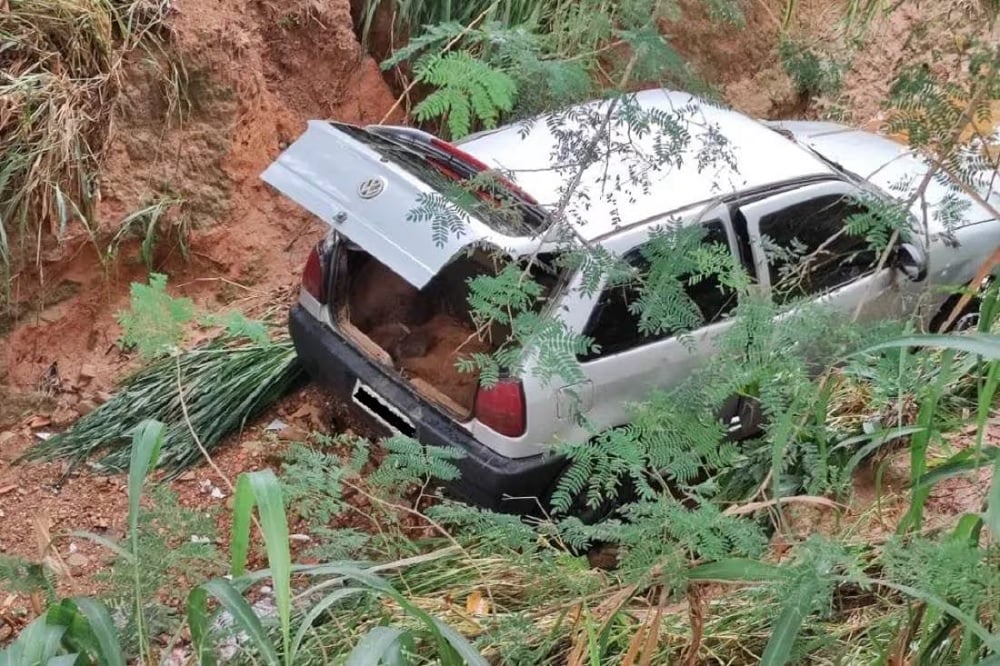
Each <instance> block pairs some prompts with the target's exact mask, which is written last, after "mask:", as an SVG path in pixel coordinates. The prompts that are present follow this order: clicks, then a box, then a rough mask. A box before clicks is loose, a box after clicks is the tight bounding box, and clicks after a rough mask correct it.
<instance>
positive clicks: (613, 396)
mask: <svg viewBox="0 0 1000 666" xmlns="http://www.w3.org/2000/svg"><path fill="white" fill-rule="evenodd" d="M698 224H700V226H701V228H702V229H704V231H705V236H704V238H703V240H702V242H703V243H718V244H722V245H724V246H726V248H727V249H728V251H729V252H730V253H731V254H732V255H733V256H734V257H737V256H738V255H737V254H736V252H735V248H736V247H737V246H736V237H735V234H734V233H733V229H732V225H731V223H730V219H729V214H728V210H727V209H726V207H724V206H720V207H718V208H717V209H715V210H714V211H712V212H711V213H709V214H706V215H704V216H702V219H701V221H700V222H699V223H698ZM648 235H649V234H648V233H644V234H643V236H642V237H641V238H632V239H630V240H631V245H630V246H628V247H626V248H622V250H623V251H622V252H621V254H622V256H624V258H625V259H626V261H630V263H635V260H636V259H637V258H638V257H641V256H642V246H643V243H645V242H647V241H648ZM685 290H686V291H687V293H688V296H689V297H690V298H691V299H692V300H693V301H694V302H695V305H696V306H697V307H698V310H699V312H700V314H701V318H702V323H701V324H700V325H696V326H694V327H693V330H690V331H687V332H683V333H682V332H681V331H662V332H660V333H658V334H650V333H646V334H644V333H643V332H642V331H641V330H640V325H639V315H638V314H637V313H636V312H634V311H632V310H631V309H630V307H629V305H630V304H631V303H633V302H634V299H635V298H636V297H637V292H636V291H635V288H634V287H629V286H622V285H618V286H608V285H605V286H604V288H603V289H602V291H601V292H600V294H599V296H597V297H596V299H595V301H594V305H593V309H592V310H591V312H590V315H589V317H588V319H587V322H586V326H585V327H584V329H583V332H584V334H585V335H588V336H590V337H592V338H594V339H595V340H596V341H597V343H598V344H600V345H601V349H600V351H598V352H594V353H591V354H589V355H588V356H587V357H585V358H581V359H580V360H581V366H582V368H583V372H584V373H585V375H586V377H587V380H588V382H590V384H591V386H592V392H593V403H592V405H591V406H590V409H589V410H588V411H587V414H586V416H587V417H588V421H589V423H590V425H591V426H593V427H596V428H597V429H603V428H608V427H614V426H618V425H622V424H624V423H627V422H628V421H629V414H628V411H627V410H628V405H629V403H633V402H637V401H641V400H643V399H645V398H647V397H648V395H649V392H650V391H651V390H653V389H656V388H663V389H669V388H672V387H674V386H677V385H678V384H680V383H681V382H682V381H684V380H685V379H686V378H687V377H688V375H689V374H690V373H691V371H692V370H693V369H694V368H695V367H697V365H698V364H699V363H701V362H703V360H704V359H706V358H707V357H708V356H709V355H710V354H711V353H712V349H713V341H714V340H715V339H716V338H717V337H718V336H719V335H720V334H721V333H722V332H723V331H725V330H726V329H727V328H728V327H729V326H730V325H731V323H730V321H729V320H728V318H727V316H728V314H729V313H730V312H731V311H732V310H733V309H734V308H735V307H736V294H735V293H734V292H732V291H728V290H724V289H722V288H721V286H720V285H719V283H718V280H717V279H715V278H714V277H710V278H707V279H704V280H701V281H700V282H698V283H697V284H693V285H690V284H689V285H686V286H685ZM576 434H577V436H579V435H580V434H584V433H583V432H578V433H576Z"/></svg>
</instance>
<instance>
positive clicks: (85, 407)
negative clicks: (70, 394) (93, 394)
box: [76, 398, 97, 416]
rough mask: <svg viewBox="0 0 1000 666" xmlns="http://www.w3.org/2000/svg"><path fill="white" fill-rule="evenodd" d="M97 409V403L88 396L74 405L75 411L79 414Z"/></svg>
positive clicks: (82, 414)
mask: <svg viewBox="0 0 1000 666" xmlns="http://www.w3.org/2000/svg"><path fill="white" fill-rule="evenodd" d="M95 409H97V403H96V402H94V401H93V400H90V399H89V398H88V399H87V400H81V401H80V404H78V405H77V406H76V413H77V414H79V415H80V416H86V415H87V414H89V413H91V412H92V411H94V410H95Z"/></svg>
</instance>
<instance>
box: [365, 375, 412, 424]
mask: <svg viewBox="0 0 1000 666" xmlns="http://www.w3.org/2000/svg"><path fill="white" fill-rule="evenodd" d="M351 399H352V400H353V401H354V404H355V405H357V406H358V407H360V408H361V409H363V410H365V411H366V412H367V413H368V414H370V415H371V416H372V418H374V419H375V420H376V421H378V422H379V423H381V424H382V425H384V426H385V427H386V428H388V429H389V430H391V431H392V432H394V433H396V434H399V435H406V436H407V437H413V435H414V433H415V432H416V428H414V427H413V421H411V420H410V419H408V418H407V417H406V416H405V415H404V414H403V413H402V412H401V411H399V410H398V409H396V408H395V407H393V406H392V405H391V404H389V403H388V402H387V401H386V400H385V399H384V398H383V397H382V396H380V395H379V394H377V393H375V391H373V390H371V388H370V387H369V386H368V385H367V384H363V383H362V382H361V381H360V380H359V381H358V382H357V383H356V384H355V385H354V391H353V392H352V393H351Z"/></svg>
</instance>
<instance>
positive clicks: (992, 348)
mask: <svg viewBox="0 0 1000 666" xmlns="http://www.w3.org/2000/svg"><path fill="white" fill-rule="evenodd" d="M908 347H937V348H940V349H951V350H954V351H961V352H966V353H969V354H976V355H978V356H982V357H984V358H988V359H997V358H1000V335H992V334H987V333H970V334H965V335H954V334H952V335H949V334H943V333H935V334H927V335H906V336H903V337H899V338H894V339H892V340H887V341H885V342H880V343H879V344H877V345H872V346H871V347H866V348H865V349H862V350H861V351H859V352H856V353H857V354H865V353H870V352H874V351H879V350H882V349H899V348H908Z"/></svg>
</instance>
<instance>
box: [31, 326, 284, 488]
mask: <svg viewBox="0 0 1000 666" xmlns="http://www.w3.org/2000/svg"><path fill="white" fill-rule="evenodd" d="M166 325H168V326H172V325H173V324H166ZM150 335H151V336H152V337H153V338H156V339H159V338H161V337H162V335H161V334H160V333H155V332H150ZM301 372H302V370H301V367H300V366H299V365H298V361H297V358H296V356H295V350H294V348H293V347H292V345H291V342H289V341H287V340H285V341H282V342H275V343H268V344H265V345H257V344H252V343H247V342H244V341H242V340H232V339H228V338H225V337H223V338H220V339H217V340H214V341H212V342H210V343H208V344H206V345H203V346H201V347H198V348H195V349H192V350H189V351H185V352H180V353H179V354H178V355H177V356H171V357H166V358H161V359H159V360H157V361H155V362H153V363H152V364H150V365H149V366H147V367H146V368H143V369H142V370H140V371H138V372H137V373H136V374H134V375H133V376H132V377H130V378H128V379H127V380H125V382H123V384H122V385H121V386H120V387H119V390H118V391H117V392H116V393H115V394H114V396H112V398H111V400H109V401H107V402H105V403H104V404H102V405H101V406H100V407H98V408H97V409H95V410H94V411H92V412H90V413H89V414H87V415H86V416H84V417H83V418H81V419H80V420H79V421H77V422H76V423H75V424H74V425H73V427H72V428H70V429H69V430H67V431H66V432H63V433H59V434H58V435H56V436H54V437H52V438H50V439H48V440H46V441H44V442H41V443H39V444H38V445H36V446H34V447H32V448H30V449H28V450H27V451H26V452H25V453H24V457H23V459H24V460H51V459H64V460H68V461H69V462H70V470H72V469H74V468H75V467H76V466H77V465H79V464H81V463H82V462H83V461H85V460H87V459H89V458H92V457H95V456H97V459H96V460H95V463H96V464H97V466H98V469H100V470H104V471H115V470H123V469H125V468H126V467H127V466H128V452H129V447H128V441H129V440H128V434H129V432H130V430H131V429H132V428H134V427H135V426H137V425H138V424H139V423H141V422H142V421H143V420H146V419H156V420H158V421H161V422H163V423H165V424H167V432H166V435H165V438H164V442H163V450H162V452H161V455H160V465H161V466H162V467H164V468H166V469H168V470H169V471H170V472H171V474H178V473H180V472H181V471H182V470H184V469H185V468H187V467H189V466H191V465H193V464H195V463H197V462H198V461H200V460H201V459H202V458H203V455H202V453H201V451H200V449H199V446H198V444H197V442H196V441H195V436H194V435H192V430H193V431H194V433H196V434H197V437H198V438H199V439H200V441H201V445H202V446H204V447H205V448H206V450H208V451H211V450H212V449H213V448H214V447H215V446H217V445H218V444H219V443H220V442H221V441H222V439H223V438H224V437H225V436H226V435H228V434H229V433H231V432H232V431H234V430H238V429H239V428H241V427H243V425H244V424H245V423H246V422H247V419H249V418H251V417H252V416H254V415H255V414H259V413H260V412H261V411H262V410H263V409H265V408H266V407H267V406H269V405H270V404H271V403H272V402H273V401H274V400H276V399H277V398H278V397H280V396H281V395H284V393H285V392H286V391H287V389H288V388H289V387H290V386H291V385H292V384H293V383H294V382H295V381H296V380H297V379H298V377H299V376H300V373H301ZM181 388H183V391H184V393H183V398H184V400H183V403H182V401H181V394H180V390H181ZM185 411H186V412H187V414H186V415H185ZM98 454H99V455H98ZM68 473H69V471H67V474H68Z"/></svg>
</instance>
